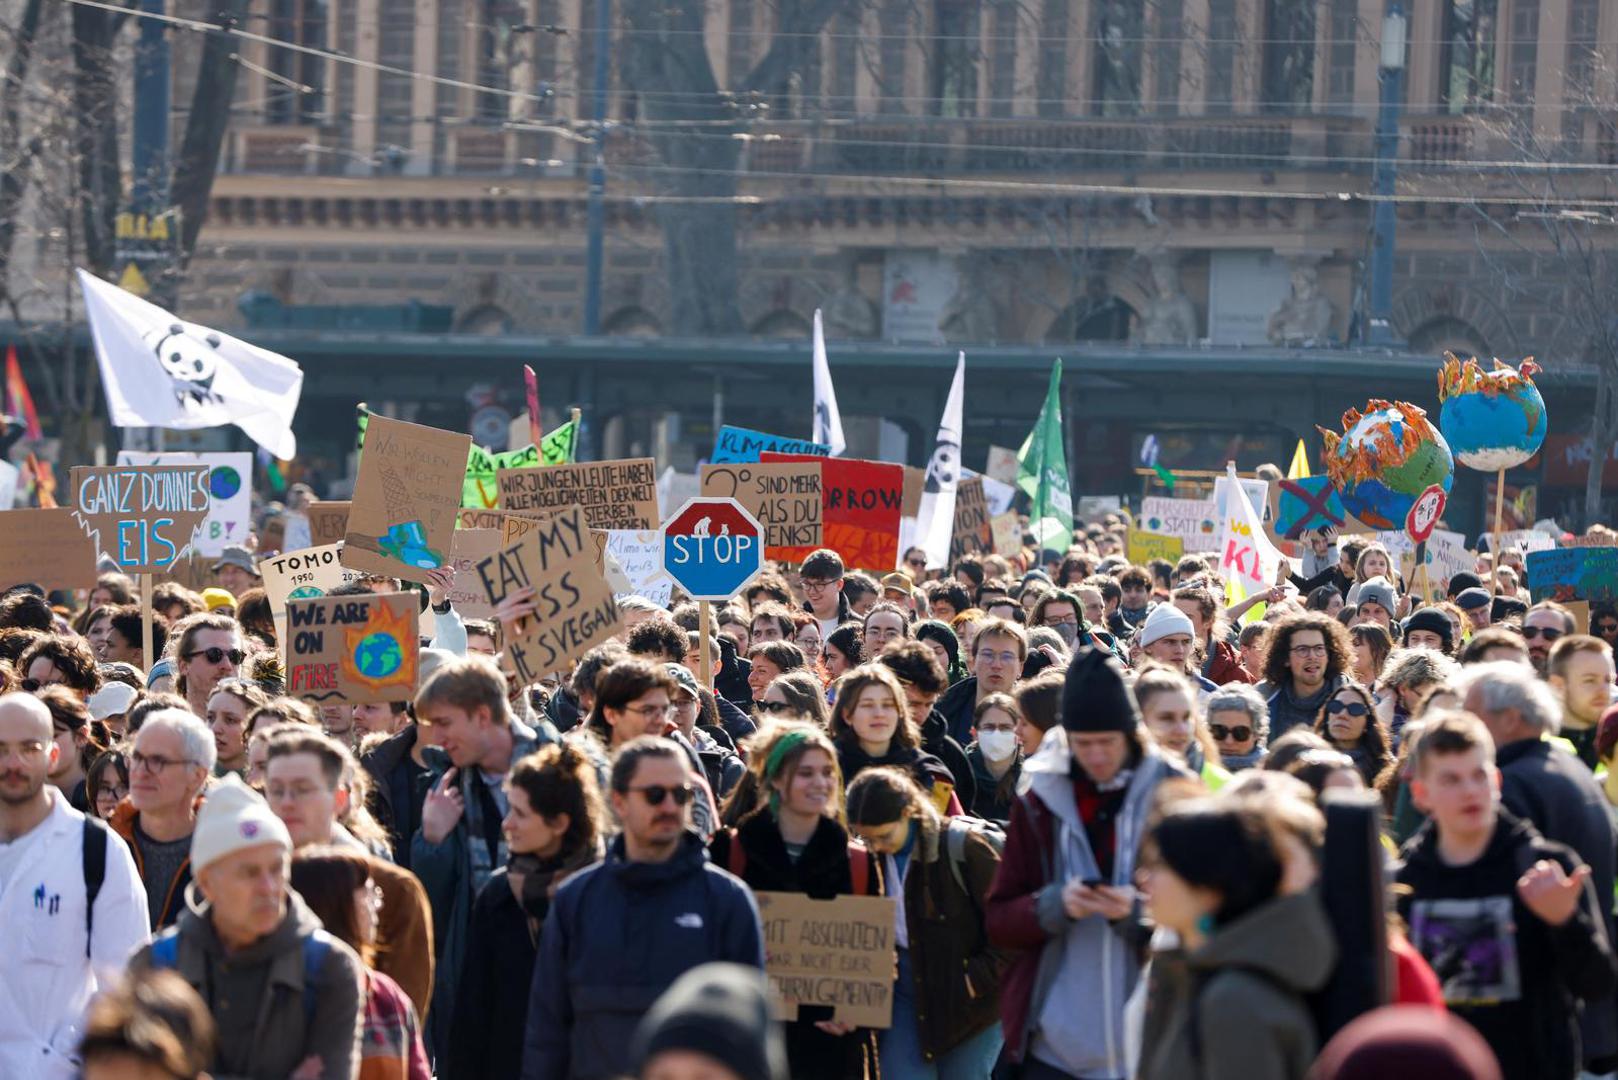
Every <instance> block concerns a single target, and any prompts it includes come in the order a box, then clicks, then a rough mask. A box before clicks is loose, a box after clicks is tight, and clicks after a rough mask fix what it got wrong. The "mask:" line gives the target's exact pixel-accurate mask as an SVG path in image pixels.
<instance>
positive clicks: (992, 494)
mask: <svg viewBox="0 0 1618 1080" xmlns="http://www.w3.org/2000/svg"><path fill="white" fill-rule="evenodd" d="M962 475H963V476H972V475H974V474H973V473H970V472H966V473H962ZM978 479H980V480H982V481H983V498H984V500H985V501H986V502H987V503H988V504H989V514H990V516H991V517H992V516H993V515H995V514H1003V513H1005V512H1006V511H1007V510H1010V509H1011V504H1012V503H1014V502H1016V501H1017V485H1016V484H1003V483H1001V482H1000V481H998V480H996V479H995V478H994V477H992V476H979V477H978Z"/></svg>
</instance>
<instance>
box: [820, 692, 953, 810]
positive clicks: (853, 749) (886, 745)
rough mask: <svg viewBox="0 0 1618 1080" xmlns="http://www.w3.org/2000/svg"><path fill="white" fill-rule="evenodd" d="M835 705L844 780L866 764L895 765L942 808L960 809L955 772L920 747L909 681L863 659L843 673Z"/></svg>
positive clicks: (835, 737) (834, 721) (833, 723)
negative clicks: (906, 686) (908, 693)
mask: <svg viewBox="0 0 1618 1080" xmlns="http://www.w3.org/2000/svg"><path fill="white" fill-rule="evenodd" d="M839 687H840V688H839V690H838V692H837V703H836V704H835V705H834V706H833V707H832V714H831V737H832V742H833V744H834V745H836V747H837V763H838V765H840V766H841V767H842V770H843V780H844V782H845V783H852V782H853V780H854V777H856V776H858V775H859V774H860V772H861V771H862V770H864V769H867V768H873V767H875V766H878V765H894V766H897V767H899V768H901V769H904V770H905V771H906V772H908V773H909V774H910V775H911V776H912V777H913V778H914V779H915V781H916V783H918V784H920V785H922V789H923V790H924V791H926V792H927V793H928V795H929V796H930V797H931V798H932V800H933V805H934V807H935V808H936V809H937V810H939V811H940V812H941V813H946V814H948V815H950V816H952V817H953V816H954V815H956V814H959V813H960V812H961V803H960V800H959V799H957V798H956V796H955V777H954V776H953V775H952V774H951V773H950V770H949V768H948V767H947V766H945V764H944V763H943V762H942V761H940V760H939V759H938V758H936V757H934V756H933V755H931V754H929V753H927V752H926V751H925V750H923V749H921V732H920V731H919V730H918V729H917V727H916V725H915V723H914V722H913V721H912V720H911V719H910V710H909V705H908V703H907V701H906V700H905V691H904V686H903V685H901V684H900V682H899V677H898V676H897V675H895V674H894V673H893V671H892V670H891V669H889V668H888V667H886V666H885V665H882V664H863V665H861V666H860V667H857V668H855V669H854V670H853V671H851V672H849V673H848V674H847V675H845V676H843V679H842V682H841V683H840V684H839Z"/></svg>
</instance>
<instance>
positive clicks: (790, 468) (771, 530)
mask: <svg viewBox="0 0 1618 1080" xmlns="http://www.w3.org/2000/svg"><path fill="white" fill-rule="evenodd" d="M820 468H821V463H820V462H819V461H813V462H807V461H805V462H797V461H794V462H769V463H766V462H748V463H742V464H736V465H728V464H727V465H704V466H702V468H701V470H700V472H699V477H700V479H701V492H700V493H701V494H702V495H703V496H704V497H707V498H715V499H735V500H736V501H737V502H739V503H741V504H742V507H743V508H744V509H745V510H746V511H747V512H748V513H750V514H752V515H753V517H755V518H757V519H758V523H759V524H760V525H762V526H763V527H764V557H765V558H766V559H789V558H791V557H792V556H791V555H790V554H787V553H788V552H790V551H792V550H799V549H803V548H808V549H809V550H811V551H813V550H814V549H815V548H817V547H819V546H820V544H821V513H822V512H823V508H824V505H825V496H824V493H823V492H822V490H821V484H820Z"/></svg>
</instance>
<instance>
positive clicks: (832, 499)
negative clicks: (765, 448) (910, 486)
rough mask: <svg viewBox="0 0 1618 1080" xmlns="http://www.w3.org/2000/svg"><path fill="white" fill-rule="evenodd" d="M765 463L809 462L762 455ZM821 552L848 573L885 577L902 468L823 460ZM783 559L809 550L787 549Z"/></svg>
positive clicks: (894, 542)
mask: <svg viewBox="0 0 1618 1080" xmlns="http://www.w3.org/2000/svg"><path fill="white" fill-rule="evenodd" d="M763 460H764V461H765V462H771V461H800V462H801V461H812V460H814V459H812V458H803V457H790V456H788V455H785V454H772V453H765V454H764V455H763ZM820 486H821V490H822V493H823V495H824V498H825V506H824V507H823V509H822V510H821V527H822V541H821V543H822V546H824V547H828V548H831V549H832V550H833V551H835V552H837V554H839V555H841V556H842V557H843V563H844V564H845V565H846V566H847V567H848V568H849V569H851V570H876V571H880V572H882V573H884V574H885V573H887V572H888V571H889V570H892V569H893V568H894V566H896V565H897V564H898V561H899V517H900V510H901V509H903V504H904V466H902V465H890V464H888V463H887V462H885V461H861V460H859V459H858V458H826V459H824V460H823V461H822V462H821V467H820ZM789 550H791V551H792V552H793V554H791V555H789V556H783V557H784V558H788V559H803V558H805V557H806V556H807V555H808V554H809V552H810V551H812V550H813V549H812V548H793V549H789Z"/></svg>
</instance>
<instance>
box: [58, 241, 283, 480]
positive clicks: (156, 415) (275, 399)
mask: <svg viewBox="0 0 1618 1080" xmlns="http://www.w3.org/2000/svg"><path fill="white" fill-rule="evenodd" d="M79 286H80V288H81V289H83V291H84V308H85V313H86V314H87V315H88V316H89V318H90V333H91V336H92V337H93V338H94V339H95V347H96V360H97V361H98V362H99V363H100V365H101V384H102V385H103V386H104V387H105V388H106V391H107V412H108V414H109V415H110V416H111V417H112V422H113V424H115V425H116V426H118V427H165V428H174V429H177V430H181V431H189V430H193V429H196V428H210V427H220V426H222V425H225V424H235V425H236V426H237V427H239V428H241V429H242V430H243V431H245V432H246V433H247V434H248V436H249V437H250V438H252V440H253V441H254V442H256V443H258V444H259V445H260V446H262V447H264V449H266V450H268V451H269V452H270V453H272V454H274V455H275V456H276V457H278V458H280V459H281V460H283V461H285V460H286V459H288V458H290V457H292V456H294V455H295V454H296V453H297V450H298V443H297V440H296V439H295V438H293V435H292V416H293V414H294V413H296V412H297V411H298V397H299V395H300V394H302V393H303V369H302V368H300V367H298V365H297V364H295V363H293V362H292V361H291V360H288V359H287V358H286V357H284V356H278V355H276V354H275V353H272V352H269V351H267V350H264V349H260V348H259V347H258V346H256V345H249V344H248V343H247V342H245V341H238V340H237V339H236V338H233V337H231V336H230V335H229V334H223V333H220V332H219V331H217V330H210V329H208V328H207V327H206V326H199V325H197V324H196V323H188V322H185V321H183V320H181V319H178V318H175V317H174V316H173V315H171V314H169V313H168V312H167V311H164V310H163V309H162V308H160V307H158V306H157V305H156V304H150V303H147V302H146V301H145V300H142V299H141V298H140V297H138V296H135V295H134V294H133V293H128V292H125V291H124V290H123V289H120V288H119V287H118V286H116V285H113V284H111V283H109V282H106V281H102V280H101V279H100V278H98V277H95V276H93V275H91V274H88V273H86V272H85V271H83V270H80V271H79Z"/></svg>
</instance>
